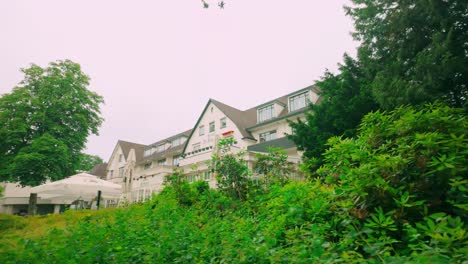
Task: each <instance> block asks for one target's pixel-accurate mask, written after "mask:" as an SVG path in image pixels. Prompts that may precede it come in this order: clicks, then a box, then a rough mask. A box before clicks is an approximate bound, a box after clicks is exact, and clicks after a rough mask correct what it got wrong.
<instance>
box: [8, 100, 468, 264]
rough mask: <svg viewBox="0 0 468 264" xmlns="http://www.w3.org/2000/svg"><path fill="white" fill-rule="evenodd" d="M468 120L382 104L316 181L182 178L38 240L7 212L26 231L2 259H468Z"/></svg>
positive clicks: (337, 141)
mask: <svg viewBox="0 0 468 264" xmlns="http://www.w3.org/2000/svg"><path fill="white" fill-rule="evenodd" d="M467 128H468V121H467V119H466V112H464V110H463V109H455V108H449V107H447V106H441V105H427V106H426V107H424V108H421V109H414V108H412V107H404V108H399V109H397V110H395V111H393V112H391V113H384V112H375V113H372V114H369V115H367V116H366V117H365V118H364V121H363V122H362V124H361V125H360V127H359V131H358V132H357V137H356V138H355V139H346V138H344V139H342V138H332V139H331V140H329V141H328V144H329V146H330V149H329V150H328V151H327V152H326V154H325V164H324V166H323V167H322V168H321V169H320V170H319V171H318V173H319V175H320V178H316V179H313V180H310V181H303V182H295V181H291V182H288V181H279V182H276V183H274V184H270V185H268V188H263V187H260V186H257V187H258V188H249V189H248V190H247V195H246V199H238V198H239V197H236V196H232V195H231V194H230V193H229V192H225V191H217V190H213V189H209V188H207V187H208V186H207V184H206V183H205V182H196V183H194V184H188V183H187V182H186V181H183V180H182V179H183V178H181V177H179V178H177V177H174V178H173V179H172V182H171V184H170V185H168V186H167V187H166V188H165V189H164V190H163V192H161V193H160V194H158V195H157V196H155V197H153V200H152V201H151V202H147V203H144V204H141V205H133V206H130V207H128V208H119V209H114V210H111V211H105V212H102V213H100V214H96V213H95V212H89V213H88V215H87V216H84V217H83V215H82V213H81V215H80V216H79V219H80V220H73V221H71V223H70V224H69V225H65V226H61V227H56V228H54V229H51V230H50V231H49V232H48V233H46V234H44V235H42V236H36V237H31V236H27V235H26V234H27V231H26V230H27V227H28V223H24V221H28V220H27V219H25V220H23V219H19V218H15V219H19V220H20V221H18V222H16V221H15V220H14V219H13V220H11V217H9V219H10V220H8V219H6V220H3V222H2V220H1V219H0V234H4V233H9V232H14V233H15V232H16V234H18V231H17V230H24V231H23V232H24V234H19V236H20V239H19V240H15V239H14V237H13V236H6V238H4V239H2V240H0V244H1V245H3V246H2V247H0V250H1V252H0V262H2V263H37V262H42V263H220V262H223V263H270V262H273V263H462V262H463V261H465V257H466V255H467V254H468V247H467V242H468V235H467V233H466V228H465V225H466V221H467V209H468V208H467V204H468V203H467V202H468V197H467V193H466V189H467V187H468V180H467V170H468V169H467V168H466V166H465V160H467V158H468V157H467V156H468V144H467V143H468V142H467V139H466V138H465V137H464V135H465V131H466V130H467ZM280 167H281V166H280ZM176 176H177V175H176ZM179 176H181V175H179ZM250 186H253V187H254V186H255V185H250ZM181 196H182V197H184V199H180V197H181ZM70 215H73V213H72V212H69V213H66V214H65V216H64V217H68V218H70ZM50 217H51V218H54V220H52V221H48V222H49V224H50V225H53V223H54V222H55V221H58V216H50ZM45 219H47V217H46V218H45ZM31 221H37V219H36V218H33V219H32V220H31ZM15 223H21V224H20V225H16V224H15ZM15 230H16V231H15ZM23 237H27V239H23ZM15 241H18V242H15Z"/></svg>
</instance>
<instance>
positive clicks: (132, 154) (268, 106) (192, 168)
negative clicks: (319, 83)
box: [0, 86, 319, 213]
mask: <svg viewBox="0 0 468 264" xmlns="http://www.w3.org/2000/svg"><path fill="white" fill-rule="evenodd" d="M318 99H319V96H318V94H317V90H316V88H315V87H312V86H311V87H307V88H304V89H301V90H298V91H296V92H293V93H291V94H289V95H285V96H283V97H280V98H277V99H274V100H272V101H269V102H267V103H264V104H261V105H259V106H256V107H253V108H251V109H247V110H244V111H242V110H239V109H236V108H234V107H231V106H227V105H225V104H222V103H220V102H217V101H215V100H211V99H210V100H209V101H208V103H207V105H206V106H205V108H204V110H203V111H202V113H201V115H200V117H199V119H198V121H197V122H196V124H195V126H194V127H193V129H192V130H189V131H186V132H183V133H180V134H178V135H175V136H173V137H170V138H168V139H165V140H161V141H158V142H156V143H153V144H151V145H141V144H136V143H131V142H126V141H120V140H119V141H118V142H117V144H116V147H115V148H114V151H113V153H112V155H111V157H110V158H109V161H108V164H107V168H106V176H105V179H106V180H108V181H111V182H113V183H117V184H121V185H122V190H123V195H122V199H126V200H127V201H128V202H139V201H144V200H147V199H149V198H150V197H151V195H152V194H153V193H158V192H160V191H161V190H162V189H163V188H164V182H165V180H166V177H167V176H168V175H171V173H172V172H173V169H174V168H175V167H180V168H181V169H183V170H184V174H185V175H186V177H187V180H188V181H189V182H192V181H194V180H205V181H207V182H208V183H209V185H210V186H211V187H213V188H214V187H216V180H215V179H214V177H213V175H212V173H210V170H209V164H210V161H211V157H212V155H213V154H214V153H216V151H217V145H218V142H219V140H220V139H223V138H228V137H232V138H234V141H235V144H234V145H233V146H232V148H231V149H232V151H233V152H237V151H241V150H242V151H245V153H246V154H245V156H244V159H245V160H246V161H247V162H248V165H249V167H251V168H252V166H253V164H254V162H255V158H254V156H255V153H257V152H265V151H266V149H267V148H268V147H269V146H279V147H283V148H284V149H285V150H286V153H287V155H288V159H289V161H291V162H294V163H298V162H300V160H301V157H302V153H300V152H299V151H297V148H296V147H295V145H293V144H292V143H291V142H290V141H288V139H287V138H286V135H287V134H291V133H292V131H291V128H290V127H289V125H288V122H287V120H291V121H295V120H297V119H298V118H299V119H303V118H304V117H305V111H306V109H307V106H308V105H309V104H310V103H313V104H315V103H317V102H318ZM7 187H8V188H6V191H5V193H4V197H6V198H8V199H10V201H11V199H12V198H14V197H15V196H22V195H24V197H29V192H28V190H29V189H28V188H24V189H21V188H13V187H12V185H11V184H9V185H7ZM6 198H4V199H3V202H5V201H6ZM1 202H2V199H0V203H1ZM5 208H6V207H3V210H4V211H5V210H10V211H11V208H10V209H5ZM0 210H2V207H1V206H0ZM0 212H1V211H0ZM10 213H11V212H10Z"/></svg>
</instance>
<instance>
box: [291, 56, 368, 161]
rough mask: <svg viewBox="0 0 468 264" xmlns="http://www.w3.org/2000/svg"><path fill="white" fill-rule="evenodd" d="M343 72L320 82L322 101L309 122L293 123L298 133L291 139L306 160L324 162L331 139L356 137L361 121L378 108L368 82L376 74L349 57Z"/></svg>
mask: <svg viewBox="0 0 468 264" xmlns="http://www.w3.org/2000/svg"><path fill="white" fill-rule="evenodd" d="M339 71H340V73H339V74H333V73H331V72H328V71H327V72H326V73H325V75H324V77H322V80H321V81H319V82H317V84H316V85H317V87H319V89H320V91H319V93H320V96H321V99H320V102H319V103H318V104H316V105H311V106H310V110H311V112H310V113H308V114H306V120H305V121H301V120H297V122H290V126H291V127H292V128H293V131H294V133H293V134H292V135H290V136H289V137H290V138H291V139H292V140H293V141H294V142H295V143H296V145H297V146H298V149H299V150H303V151H304V157H305V158H309V159H315V160H316V159H318V160H320V157H321V154H322V153H323V152H324V150H325V148H326V147H325V143H326V141H327V139H328V138H330V137H332V136H337V135H342V134H344V135H345V136H352V135H354V133H355V130H356V127H357V125H358V124H359V122H360V121H361V118H362V117H363V116H364V115H365V114H367V113H368V112H370V111H372V110H375V109H377V104H376V102H375V101H374V100H373V98H372V94H371V91H370V88H369V84H368V81H367V80H368V79H369V75H371V74H372V73H369V72H368V71H367V70H366V69H365V67H363V65H362V64H361V63H360V62H359V60H355V59H353V58H351V57H350V56H348V55H346V54H345V56H344V64H342V65H340V67H339ZM319 163H320V162H319Z"/></svg>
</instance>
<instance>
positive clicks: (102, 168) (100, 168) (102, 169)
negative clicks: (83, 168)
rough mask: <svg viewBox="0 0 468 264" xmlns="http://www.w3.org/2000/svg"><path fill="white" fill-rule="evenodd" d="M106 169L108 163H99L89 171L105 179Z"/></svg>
mask: <svg viewBox="0 0 468 264" xmlns="http://www.w3.org/2000/svg"><path fill="white" fill-rule="evenodd" d="M106 169H107V163H101V164H97V165H95V166H94V167H93V168H92V169H91V170H90V171H89V174H92V175H94V176H98V177H99V178H101V179H103V178H105V177H106Z"/></svg>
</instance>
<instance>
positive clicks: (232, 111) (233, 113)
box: [183, 85, 319, 151]
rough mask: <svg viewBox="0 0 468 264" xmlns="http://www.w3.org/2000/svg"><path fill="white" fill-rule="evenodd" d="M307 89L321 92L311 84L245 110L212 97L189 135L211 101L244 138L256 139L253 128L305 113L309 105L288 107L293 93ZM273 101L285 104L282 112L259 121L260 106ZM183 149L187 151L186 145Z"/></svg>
mask: <svg viewBox="0 0 468 264" xmlns="http://www.w3.org/2000/svg"><path fill="white" fill-rule="evenodd" d="M307 90H311V91H313V92H315V93H317V94H318V92H319V89H318V88H317V87H316V86H314V85H311V86H308V87H305V88H303V89H300V90H297V91H294V92H292V93H290V94H287V95H284V96H281V97H278V98H275V99H273V100H270V101H268V102H266V103H263V104H260V105H257V106H255V107H252V108H249V109H247V110H244V111H242V110H239V109H237V108H234V107H232V106H229V105H227V104H224V103H221V102H219V101H217V100H214V99H210V100H208V103H207V104H206V106H205V108H204V109H203V112H202V114H201V115H200V117H199V118H198V120H197V123H196V124H195V126H194V129H193V130H192V132H191V133H190V135H189V138H190V137H191V136H192V133H194V131H195V129H196V128H197V126H198V123H199V122H200V120H201V118H202V116H203V113H205V111H206V109H207V108H208V106H209V105H210V103H213V104H214V105H216V107H218V108H219V110H221V111H222V112H223V113H224V114H225V115H226V116H227V117H228V118H229V119H231V120H232V121H233V122H234V124H235V125H236V126H237V128H239V131H240V132H241V134H242V136H243V137H244V138H248V139H253V140H255V138H254V137H253V136H252V134H251V133H250V129H251V128H255V127H259V126H263V125H266V124H269V123H271V122H274V121H277V120H280V119H283V118H287V117H291V116H294V115H297V114H299V113H303V112H305V111H307V110H308V107H305V108H303V109H299V110H296V111H294V112H291V113H290V112H289V111H288V107H287V105H288V97H290V96H291V95H295V94H299V93H302V92H304V91H307ZM273 103H278V104H280V105H282V106H284V109H283V111H281V113H280V114H279V115H278V116H277V117H275V118H273V119H270V120H267V121H265V122H262V123H257V110H258V109H259V108H261V107H263V106H267V105H269V104H273ZM183 151H185V147H184V149H183Z"/></svg>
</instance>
